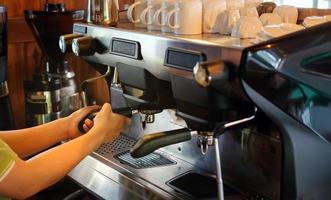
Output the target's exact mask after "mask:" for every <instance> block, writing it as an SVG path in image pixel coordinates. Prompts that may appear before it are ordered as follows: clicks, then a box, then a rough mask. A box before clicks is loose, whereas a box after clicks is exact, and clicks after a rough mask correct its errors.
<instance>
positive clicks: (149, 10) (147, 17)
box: [140, 0, 161, 31]
mask: <svg viewBox="0 0 331 200" xmlns="http://www.w3.org/2000/svg"><path fill="white" fill-rule="evenodd" d="M160 8H161V0H147V7H146V8H145V9H144V10H143V11H142V12H141V15H140V20H141V23H143V24H145V25H147V30H149V31H160V30H161V26H159V25H157V24H156V23H155V22H154V15H155V12H156V11H157V10H158V9H160Z"/></svg>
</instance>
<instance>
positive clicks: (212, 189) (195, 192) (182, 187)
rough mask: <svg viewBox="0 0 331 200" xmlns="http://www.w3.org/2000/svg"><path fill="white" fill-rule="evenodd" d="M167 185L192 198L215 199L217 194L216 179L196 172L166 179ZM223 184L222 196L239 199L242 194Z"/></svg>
mask: <svg viewBox="0 0 331 200" xmlns="http://www.w3.org/2000/svg"><path fill="white" fill-rule="evenodd" d="M167 185H168V186H169V187H171V188H172V189H174V190H175V191H177V192H179V193H182V194H184V195H187V196H190V197H191V198H193V199H216V198H217V194H218V193H217V180H216V179H215V178H213V177H210V176H205V175H202V174H199V173H196V172H188V173H185V174H183V175H180V176H178V177H175V178H174V179H171V180H170V181H168V182H167ZM223 186H224V196H226V197H230V196H231V197H240V198H239V199H241V197H242V195H241V194H240V193H239V192H238V191H236V190H235V189H233V188H231V187H229V186H228V185H226V184H224V185H223ZM231 199H232V198H231ZM233 199H237V198H233Z"/></svg>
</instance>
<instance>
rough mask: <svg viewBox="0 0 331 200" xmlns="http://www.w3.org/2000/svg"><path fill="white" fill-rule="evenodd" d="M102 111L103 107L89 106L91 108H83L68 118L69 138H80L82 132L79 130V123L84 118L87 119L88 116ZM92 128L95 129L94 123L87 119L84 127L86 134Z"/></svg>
mask: <svg viewBox="0 0 331 200" xmlns="http://www.w3.org/2000/svg"><path fill="white" fill-rule="evenodd" d="M100 109H101V106H89V107H85V108H82V109H80V110H78V111H76V112H74V113H72V114H71V115H69V116H68V117H66V121H67V126H68V131H67V132H68V138H69V139H74V138H76V137H78V136H80V135H81V134H82V132H80V131H79V130H78V128H77V127H78V124H79V122H80V121H81V120H82V119H83V118H84V117H86V115H88V114H89V113H92V112H97V111H99V110H100ZM92 127H93V121H92V120H89V119H86V120H85V124H84V126H83V128H84V130H85V132H88V131H89V130H90V129H91V128H92Z"/></svg>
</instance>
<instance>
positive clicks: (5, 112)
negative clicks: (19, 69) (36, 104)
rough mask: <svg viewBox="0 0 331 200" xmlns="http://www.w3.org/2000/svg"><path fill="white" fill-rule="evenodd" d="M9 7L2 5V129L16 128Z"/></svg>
mask: <svg viewBox="0 0 331 200" xmlns="http://www.w3.org/2000/svg"><path fill="white" fill-rule="evenodd" d="M7 50H8V49H7V8H6V7H5V6H0V130H10V129H13V128H14V120H13V115H12V110H11V105H10V100H9V89H8V84H7Z"/></svg>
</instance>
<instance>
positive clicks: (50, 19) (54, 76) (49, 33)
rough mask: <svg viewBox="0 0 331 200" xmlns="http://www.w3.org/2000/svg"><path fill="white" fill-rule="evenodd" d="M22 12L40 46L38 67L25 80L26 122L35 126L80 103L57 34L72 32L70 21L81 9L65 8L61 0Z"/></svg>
mask: <svg viewBox="0 0 331 200" xmlns="http://www.w3.org/2000/svg"><path fill="white" fill-rule="evenodd" d="M24 14H25V20H26V22H27V24H28V25H29V27H30V29H31V31H32V33H33V35H34V37H35V39H36V41H37V44H38V46H39V47H40V49H41V50H42V60H41V61H40V66H39V68H41V69H39V70H37V71H36V74H34V75H33V77H32V79H31V80H26V81H24V90H25V97H26V101H25V102H26V121H27V126H34V125H39V124H43V123H47V122H49V121H52V120H55V119H58V118H60V117H63V116H67V115H69V114H70V113H72V112H73V111H75V110H77V109H79V108H80V107H81V105H80V101H79V98H80V97H79V94H78V93H77V86H76V83H75V80H74V78H75V73H74V72H73V71H72V70H71V69H70V68H69V65H68V61H67V55H64V54H62V53H61V50H60V48H59V47H58V38H59V37H60V36H61V35H63V34H67V33H71V32H72V25H73V23H74V22H79V21H82V20H83V19H84V10H76V11H67V10H66V8H65V5H64V4H49V3H46V4H45V5H44V10H41V11H37V10H25V12H24ZM37 69H38V67H37Z"/></svg>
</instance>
